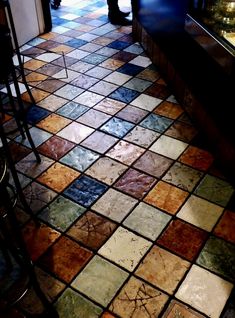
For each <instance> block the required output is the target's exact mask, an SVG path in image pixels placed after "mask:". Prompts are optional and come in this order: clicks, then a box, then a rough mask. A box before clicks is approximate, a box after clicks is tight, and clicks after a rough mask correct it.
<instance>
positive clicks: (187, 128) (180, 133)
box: [165, 121, 197, 142]
mask: <svg viewBox="0 0 235 318" xmlns="http://www.w3.org/2000/svg"><path fill="white" fill-rule="evenodd" d="M165 135H167V136H170V137H174V138H176V139H179V140H182V141H185V142H190V141H191V140H192V139H193V138H194V137H195V136H196V135H197V130H196V129H195V128H194V127H193V126H192V125H189V124H187V123H183V122H180V121H175V122H174V123H173V124H172V125H171V126H170V128H168V129H167V131H166V132H165Z"/></svg>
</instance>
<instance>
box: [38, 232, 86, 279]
mask: <svg viewBox="0 0 235 318" xmlns="http://www.w3.org/2000/svg"><path fill="white" fill-rule="evenodd" d="M91 257H92V252H90V251H88V250H87V249H85V248H83V247H81V246H80V245H79V244H78V243H75V242H74V241H72V240H71V239H69V238H67V237H65V236H62V237H61V238H59V240H57V241H56V243H55V244H54V245H52V246H51V247H50V248H49V249H48V250H47V252H46V253H45V254H44V255H43V256H42V257H41V258H40V265H41V266H42V267H43V268H45V269H46V270H48V271H49V272H52V273H54V274H55V275H56V276H57V277H58V278H60V279H62V280H63V281H65V282H66V283H69V282H71V280H72V279H73V278H74V277H75V276H76V275H77V274H78V272H79V271H80V270H81V268H82V267H83V266H84V265H85V264H86V263H87V262H88V261H89V260H90V258H91Z"/></svg>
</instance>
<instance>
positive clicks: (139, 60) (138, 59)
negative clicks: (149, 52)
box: [130, 56, 152, 67]
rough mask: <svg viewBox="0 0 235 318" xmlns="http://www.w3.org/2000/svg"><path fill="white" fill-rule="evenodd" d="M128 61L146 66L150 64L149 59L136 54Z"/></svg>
mask: <svg viewBox="0 0 235 318" xmlns="http://www.w3.org/2000/svg"><path fill="white" fill-rule="evenodd" d="M130 63H131V64H134V65H138V66H142V67H148V66H149V65H150V64H152V62H151V60H150V59H149V58H148V57H145V56H137V57H135V58H134V59H133V60H131V61H130Z"/></svg>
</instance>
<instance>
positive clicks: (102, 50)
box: [93, 44, 118, 57]
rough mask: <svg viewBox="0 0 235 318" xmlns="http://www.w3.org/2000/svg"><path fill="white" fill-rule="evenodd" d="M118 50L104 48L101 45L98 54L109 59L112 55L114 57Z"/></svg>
mask: <svg viewBox="0 0 235 318" xmlns="http://www.w3.org/2000/svg"><path fill="white" fill-rule="evenodd" d="M93 45H97V44H93ZM117 52H118V50H116V49H112V48H110V47H107V46H106V47H102V46H101V45H99V50H98V51H97V52H96V53H97V54H101V55H104V56H107V57H110V56H112V55H114V54H115V53H117Z"/></svg>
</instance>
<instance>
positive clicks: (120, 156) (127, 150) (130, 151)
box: [106, 140, 144, 165]
mask: <svg viewBox="0 0 235 318" xmlns="http://www.w3.org/2000/svg"><path fill="white" fill-rule="evenodd" d="M143 152H144V149H143V148H141V147H138V146H135V145H132V144H131V143H129V142H126V141H123V140H121V141H119V143H117V144H116V145H115V146H114V147H113V148H112V149H111V150H109V151H108V152H107V154H106V155H107V156H108V157H111V158H113V159H116V160H118V161H120V162H121V163H124V164H126V165H131V164H132V163H133V162H134V161H135V160H136V159H137V158H139V157H140V156H141V154H142V153H143Z"/></svg>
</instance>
